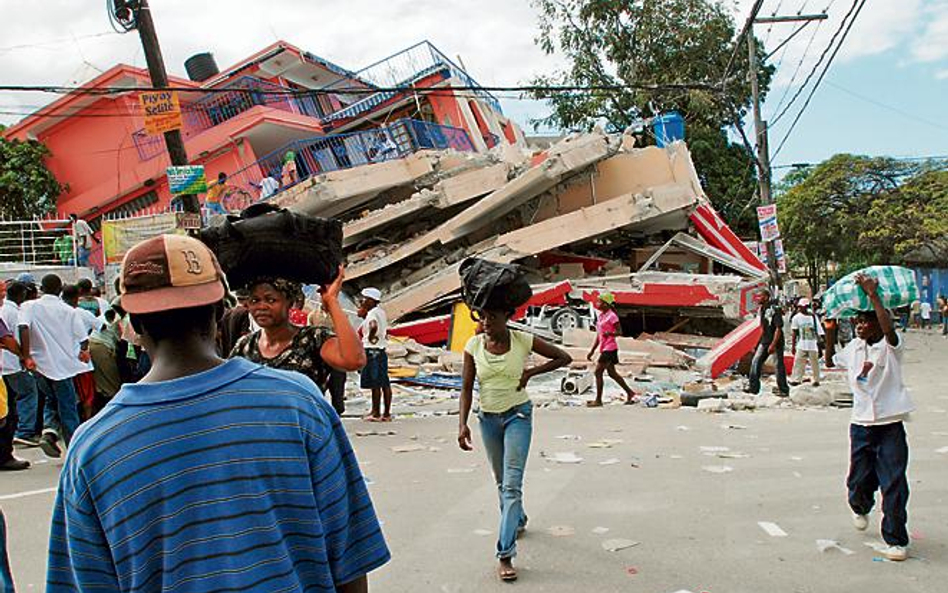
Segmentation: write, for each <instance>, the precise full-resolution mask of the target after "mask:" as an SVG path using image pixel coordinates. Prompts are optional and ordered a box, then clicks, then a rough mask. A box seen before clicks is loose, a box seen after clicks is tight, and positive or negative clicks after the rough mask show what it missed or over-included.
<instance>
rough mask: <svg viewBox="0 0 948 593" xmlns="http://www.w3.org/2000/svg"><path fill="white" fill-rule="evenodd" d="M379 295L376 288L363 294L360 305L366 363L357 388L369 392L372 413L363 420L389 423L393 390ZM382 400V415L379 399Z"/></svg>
mask: <svg viewBox="0 0 948 593" xmlns="http://www.w3.org/2000/svg"><path fill="white" fill-rule="evenodd" d="M381 301H382V292H381V291H380V290H379V289H377V288H366V289H364V290H363V291H362V304H361V306H360V307H359V317H362V318H363V321H362V325H361V327H359V335H360V336H362V346H363V347H364V348H365V357H366V363H365V368H363V369H362V377H361V380H360V385H361V387H362V389H371V390H372V411H371V412H370V413H369V415H368V416H366V417H365V420H367V421H369V422H379V421H381V422H390V421H391V420H392V386H391V384H390V383H389V380H388V355H387V354H386V352H385V348H386V346H387V345H388V317H387V316H386V315H385V310H383V309H382V307H381V306H379V303H380V302H381ZM383 395H384V396H385V411H384V412H383V411H382V409H381V407H382V405H381V404H382V396H383Z"/></svg>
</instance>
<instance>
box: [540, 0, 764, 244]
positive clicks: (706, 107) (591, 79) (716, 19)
mask: <svg viewBox="0 0 948 593" xmlns="http://www.w3.org/2000/svg"><path fill="white" fill-rule="evenodd" d="M533 3H534V6H535V7H536V8H537V9H538V12H539V28H540V32H539V35H538V37H537V40H536V41H537V43H538V45H539V46H540V47H541V48H542V49H543V50H544V51H545V52H546V53H549V54H552V53H559V54H561V55H563V56H565V58H566V59H567V62H568V67H567V68H566V69H565V70H562V71H559V72H555V73H552V74H548V75H542V76H537V77H536V78H534V79H533V81H532V84H534V85H537V86H613V85H636V84H642V85H644V84H647V85H684V84H692V83H702V84H708V85H712V86H713V87H714V88H711V89H708V88H689V89H680V88H660V89H631V88H630V89H623V90H619V91H614V90H610V91H576V92H543V91H539V92H537V93H535V96H536V97H537V98H539V99H546V100H548V102H549V104H550V107H551V108H552V113H551V114H550V116H549V117H547V118H545V119H543V120H541V122H542V123H544V124H546V125H549V126H553V127H556V128H559V129H567V130H583V129H590V128H592V127H593V126H594V125H597V124H598V125H603V126H604V127H605V128H606V130H607V131H611V132H617V131H622V130H624V129H626V128H627V127H629V126H631V125H635V124H636V123H637V122H641V121H642V120H643V119H647V118H650V117H654V116H656V115H658V114H660V113H662V112H667V111H673V110H674V111H678V112H679V113H681V114H682V116H684V118H685V121H686V125H687V131H686V136H687V140H688V145H689V147H690V149H691V151H692V156H693V158H694V162H695V167H696V169H697V171H698V175H699V177H700V178H701V181H702V183H703V184H704V187H705V190H706V192H707V193H708V195H709V197H710V198H711V200H712V202H713V203H714V204H715V206H716V207H717V208H718V209H719V210H720V211H722V213H724V215H725V219H726V220H728V222H729V223H730V224H731V225H732V226H734V227H735V229H736V230H738V232H742V231H743V232H749V231H751V229H753V228H754V217H753V215H752V214H753V209H752V208H748V204H749V202H750V201H752V200H753V197H754V192H755V189H756V181H755V180H756V174H755V170H754V166H753V157H752V155H751V154H750V153H749V152H748V151H747V150H746V149H745V148H744V146H743V145H742V144H736V143H733V142H731V141H730V139H729V138H728V135H727V134H726V132H725V131H724V130H725V129H726V128H727V127H729V126H731V125H733V124H734V123H735V118H737V119H740V118H742V117H743V116H744V115H745V114H746V113H747V110H748V109H749V107H750V100H751V92H750V84H749V82H748V78H747V70H748V58H747V51H746V49H745V48H744V46H743V45H740V46H737V47H735V38H736V36H737V31H736V27H735V23H734V19H733V17H732V16H731V14H730V12H729V11H728V10H727V9H726V8H725V7H724V6H723V5H722V3H720V2H717V1H714V0H534V2H533ZM758 46H759V47H761V46H760V45H759V44H758ZM729 65H730V69H729V70H728V67H729ZM726 71H727V72H728V76H727V84H726V85H722V84H721V83H722V81H724V76H725V72H726ZM772 74H773V68H772V67H770V66H766V65H763V66H761V67H760V69H759V72H758V77H759V81H760V88H761V92H762V95H765V94H766V91H767V88H768V87H769V84H770V79H771V76H772Z"/></svg>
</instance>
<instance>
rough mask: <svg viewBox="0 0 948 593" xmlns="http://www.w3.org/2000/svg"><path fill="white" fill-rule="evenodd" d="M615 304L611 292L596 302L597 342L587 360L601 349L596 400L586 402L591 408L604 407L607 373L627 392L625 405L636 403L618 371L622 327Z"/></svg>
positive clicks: (594, 343)
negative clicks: (597, 311) (603, 392)
mask: <svg viewBox="0 0 948 593" xmlns="http://www.w3.org/2000/svg"><path fill="white" fill-rule="evenodd" d="M615 303H616V297H615V296H614V295H613V294H612V293H611V292H602V293H600V294H599V298H598V299H597V300H596V308H597V309H599V318H598V319H596V341H595V342H593V345H592V348H590V349H589V354H587V355H586V360H592V357H593V355H594V354H595V353H596V348H599V360H598V361H596V399H594V400H593V401H591V402H586V405H587V406H589V407H590V408H601V407H602V391H603V388H604V387H605V377H604V376H603V375H604V374H605V373H607V372H608V373H609V376H610V377H612V380H613V381H615V382H616V383H618V384H619V387H621V388H622V389H623V391H625V403H626V404H633V403H635V399H634V398H635V392H634V391H632V388H631V387H629V385H628V383H626V382H625V379H623V378H622V375H620V374H619V371H617V370H616V365H617V364H619V342H618V340H616V337H617V336H619V334H620V330H621V329H622V327H621V325H620V323H619V314H618V313H616V307H615Z"/></svg>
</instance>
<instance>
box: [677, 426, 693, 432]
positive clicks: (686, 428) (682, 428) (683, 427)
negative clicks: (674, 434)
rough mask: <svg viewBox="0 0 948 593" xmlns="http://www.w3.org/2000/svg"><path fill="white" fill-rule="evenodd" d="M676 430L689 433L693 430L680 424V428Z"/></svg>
mask: <svg viewBox="0 0 948 593" xmlns="http://www.w3.org/2000/svg"><path fill="white" fill-rule="evenodd" d="M675 430H681V431H687V430H691V429H690V428H688V427H687V426H685V425H684V424H679V425H678V426H676V427H675Z"/></svg>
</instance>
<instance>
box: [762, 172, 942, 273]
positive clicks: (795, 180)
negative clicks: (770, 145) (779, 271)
mask: <svg viewBox="0 0 948 593" xmlns="http://www.w3.org/2000/svg"><path fill="white" fill-rule="evenodd" d="M778 208H779V214H778V219H779V222H780V230H781V235H782V236H783V239H784V245H785V247H786V249H787V251H788V253H789V254H790V256H791V263H793V264H795V265H799V266H804V267H805V269H806V271H807V277H808V279H809V280H810V282H811V284H812V285H813V286H817V285H818V284H819V283H820V281H821V280H822V274H821V272H822V270H823V269H824V267H825V265H826V263H827V262H836V263H837V264H838V265H839V269H840V272H848V271H851V270H854V269H857V268H860V267H863V266H866V265H874V264H898V263H902V258H903V257H904V256H905V255H906V254H907V253H909V252H910V251H912V250H913V249H916V248H918V247H919V246H921V245H923V244H926V243H930V242H932V241H933V240H936V239H939V238H940V237H944V236H945V234H946V233H948V172H946V171H944V170H931V169H929V168H928V167H926V166H924V165H918V164H915V163H909V162H905V161H898V160H895V159H891V158H885V157H875V158H873V157H867V156H854V155H850V154H838V155H835V156H833V157H832V158H830V159H828V160H826V161H824V162H823V163H820V164H819V165H817V166H815V167H811V168H808V169H804V170H801V171H794V172H791V174H789V175H788V176H787V177H786V178H785V179H784V181H783V183H782V184H781V185H780V187H779V188H778Z"/></svg>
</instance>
